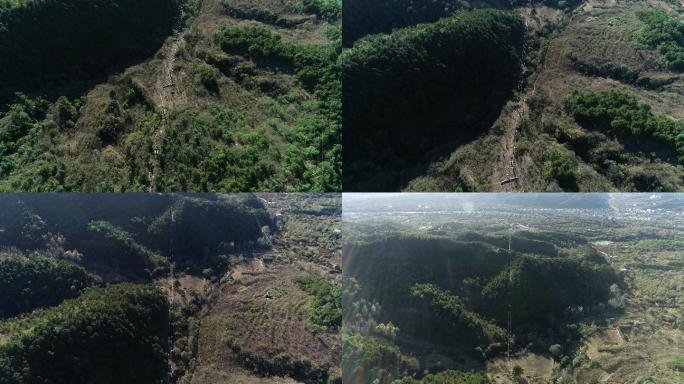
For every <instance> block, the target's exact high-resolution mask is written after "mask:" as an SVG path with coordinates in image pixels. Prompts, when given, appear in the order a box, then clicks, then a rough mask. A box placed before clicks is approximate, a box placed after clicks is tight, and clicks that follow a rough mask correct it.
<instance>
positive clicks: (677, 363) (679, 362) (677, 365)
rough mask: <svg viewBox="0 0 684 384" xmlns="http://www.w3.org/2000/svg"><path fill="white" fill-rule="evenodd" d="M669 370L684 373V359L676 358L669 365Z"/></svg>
mask: <svg viewBox="0 0 684 384" xmlns="http://www.w3.org/2000/svg"><path fill="white" fill-rule="evenodd" d="M667 366H668V368H670V369H673V370H675V371H679V372H684V357H675V358H674V359H672V360H670V361H669V362H668V363H667Z"/></svg>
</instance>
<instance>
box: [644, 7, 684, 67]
mask: <svg viewBox="0 0 684 384" xmlns="http://www.w3.org/2000/svg"><path fill="white" fill-rule="evenodd" d="M638 16H639V19H640V20H641V21H642V22H643V23H644V26H643V27H642V28H640V29H639V30H638V31H637V32H636V39H637V41H639V42H640V43H642V44H645V45H647V46H650V47H654V48H657V49H658V51H660V53H661V54H662V55H663V60H662V61H663V65H664V66H666V67H667V68H669V69H671V70H673V71H677V72H684V21H682V20H681V19H678V18H677V17H676V16H670V15H668V14H667V13H665V12H664V11H661V10H647V11H641V12H639V14H638Z"/></svg>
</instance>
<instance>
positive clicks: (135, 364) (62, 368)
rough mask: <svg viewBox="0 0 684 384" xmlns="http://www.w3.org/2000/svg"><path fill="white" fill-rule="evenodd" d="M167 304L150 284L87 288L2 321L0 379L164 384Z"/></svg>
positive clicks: (16, 383) (12, 383)
mask: <svg viewBox="0 0 684 384" xmlns="http://www.w3.org/2000/svg"><path fill="white" fill-rule="evenodd" d="M167 332H168V303H167V301H166V298H165V297H164V295H163V294H162V292H161V291H160V290H158V289H156V288H154V287H150V286H147V287H146V286H137V285H131V284H121V285H116V286H112V287H109V288H97V289H90V290H87V291H86V292H85V293H84V294H83V295H81V296H79V297H78V298H76V299H71V300H68V301H65V302H63V303H62V304H60V305H59V306H57V307H55V308H52V309H48V310H38V311H35V312H33V313H32V314H31V315H29V316H26V317H21V318H18V319H14V320H8V321H4V322H0V336H2V338H0V381H2V382H3V383H9V384H30V383H45V382H51V383H83V384H85V383H103V384H120V383H139V384H143V383H144V384H150V383H164V382H165V378H166V359H165V355H166V353H165V350H166V348H167V346H166V344H165V340H166V339H165V336H166V333H167Z"/></svg>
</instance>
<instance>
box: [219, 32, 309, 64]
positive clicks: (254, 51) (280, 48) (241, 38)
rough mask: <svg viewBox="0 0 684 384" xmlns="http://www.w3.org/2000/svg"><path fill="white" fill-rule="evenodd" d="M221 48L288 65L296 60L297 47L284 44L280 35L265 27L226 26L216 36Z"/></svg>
mask: <svg viewBox="0 0 684 384" xmlns="http://www.w3.org/2000/svg"><path fill="white" fill-rule="evenodd" d="M216 39H217V41H218V43H219V44H220V45H221V48H222V49H224V50H226V51H231V52H236V53H240V54H244V55H248V56H249V57H251V58H254V59H273V60H279V61H283V62H286V63H292V61H293V60H294V51H295V47H294V45H292V44H287V43H283V42H282V41H281V37H280V35H278V34H277V33H275V32H271V31H270V30H268V29H266V28H264V27H252V26H250V27H244V28H241V27H231V26H224V27H222V28H221V30H220V31H219V32H217V34H216Z"/></svg>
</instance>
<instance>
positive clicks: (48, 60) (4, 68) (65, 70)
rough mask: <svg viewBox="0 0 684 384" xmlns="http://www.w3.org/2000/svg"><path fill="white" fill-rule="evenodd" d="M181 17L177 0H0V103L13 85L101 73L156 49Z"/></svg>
mask: <svg viewBox="0 0 684 384" xmlns="http://www.w3.org/2000/svg"><path fill="white" fill-rule="evenodd" d="M179 17H180V2H179V1H177V0H172V1H163V0H117V1H109V0H107V1H88V0H85V1H84V0H69V1H64V0H22V1H14V0H9V1H8V0H3V1H1V2H0V47H2V48H0V84H2V89H0V103H3V104H4V103H5V102H7V101H8V98H9V97H11V96H12V95H13V94H14V92H17V91H23V92H26V91H30V90H35V89H37V88H41V89H50V88H55V87H56V88H57V89H59V87H60V86H65V85H66V86H67V88H72V90H76V89H78V88H76V87H78V86H85V85H87V84H88V80H90V79H93V78H99V79H101V78H102V77H103V74H106V73H107V72H108V71H111V70H113V69H116V68H117V67H120V66H122V65H126V64H131V63H133V62H135V60H139V59H141V58H144V57H145V56H146V55H149V54H150V53H152V52H154V51H155V50H156V49H157V48H158V47H159V45H161V43H162V41H163V39H164V38H165V37H166V36H167V35H168V34H169V33H170V32H171V30H172V29H173V27H174V26H175V25H176V22H177V19H178V18H179ZM58 96H59V95H58ZM0 110H1V109H0Z"/></svg>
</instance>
